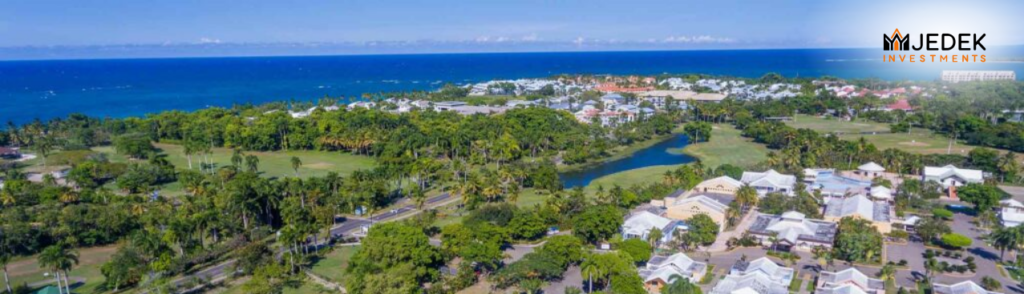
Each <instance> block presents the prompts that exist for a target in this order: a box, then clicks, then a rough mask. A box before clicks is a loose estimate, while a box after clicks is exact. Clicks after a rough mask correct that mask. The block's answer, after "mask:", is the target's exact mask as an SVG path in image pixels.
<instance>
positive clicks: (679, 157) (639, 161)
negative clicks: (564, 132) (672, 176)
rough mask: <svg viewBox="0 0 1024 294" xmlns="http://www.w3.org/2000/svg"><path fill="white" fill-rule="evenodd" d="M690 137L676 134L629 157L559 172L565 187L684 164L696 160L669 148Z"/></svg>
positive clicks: (687, 142) (584, 184) (682, 144)
mask: <svg viewBox="0 0 1024 294" xmlns="http://www.w3.org/2000/svg"><path fill="white" fill-rule="evenodd" d="M689 142H690V139H689V138H688V137H687V136H686V135H684V134H676V135H673V136H672V137H670V138H668V139H665V140H664V141H661V142H658V143H657V144H654V145H651V146H650V147H647V148H644V149H641V150H638V151H636V152H634V153H633V154H632V155H630V156H629V157H625V158H620V159H617V160H613V161H608V162H604V163H601V164H598V165H595V166H592V167H588V168H585V169H581V170H577V171H571V172H566V173H561V174H559V175H558V176H559V178H561V179H562V183H563V184H564V185H565V188H567V189H568V188H573V187H577V186H582V187H586V186H587V185H589V184H590V182H591V181H593V180H595V179H597V178H600V177H603V176H606V175H610V174H614V173H618V172H622V171H627V170H631V169H636V168H642V167H648V166H655V165H671V164H683V163H690V162H693V161H694V158H693V157H691V156H689V155H686V154H673V153H669V152H668V149H671V148H683V147H686V145H687V144H689Z"/></svg>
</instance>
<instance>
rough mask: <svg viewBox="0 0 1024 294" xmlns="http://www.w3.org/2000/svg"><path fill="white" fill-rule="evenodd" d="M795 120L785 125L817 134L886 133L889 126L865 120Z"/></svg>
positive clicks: (804, 117)
mask: <svg viewBox="0 0 1024 294" xmlns="http://www.w3.org/2000/svg"><path fill="white" fill-rule="evenodd" d="M795 118H796V119H795V120H791V121H787V122H786V124H787V125H789V126H791V127H794V128H798V129H812V130H815V131H817V132H819V133H842V134H845V133H860V132H888V131H889V125H887V124H883V123H876V122H872V121H868V120H866V119H862V120H858V121H843V120H839V119H835V118H828V119H826V118H821V117H819V116H815V115H806V114H798V115H797V116H796V117H795Z"/></svg>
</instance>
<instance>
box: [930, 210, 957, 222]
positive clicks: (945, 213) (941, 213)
mask: <svg viewBox="0 0 1024 294" xmlns="http://www.w3.org/2000/svg"><path fill="white" fill-rule="evenodd" d="M932 215H934V216H935V217H938V218H942V219H946V220H948V219H951V218H953V212H952V211H949V210H948V209H945V208H936V209H932Z"/></svg>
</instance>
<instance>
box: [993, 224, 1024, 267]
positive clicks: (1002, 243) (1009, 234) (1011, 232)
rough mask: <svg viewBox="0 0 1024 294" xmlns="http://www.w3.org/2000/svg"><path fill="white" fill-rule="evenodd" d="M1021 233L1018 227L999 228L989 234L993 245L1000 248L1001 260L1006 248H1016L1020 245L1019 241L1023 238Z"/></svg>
mask: <svg viewBox="0 0 1024 294" xmlns="http://www.w3.org/2000/svg"><path fill="white" fill-rule="evenodd" d="M1020 233H1021V232H1020V230H1018V229H1017V228H999V229H996V230H995V231H994V232H992V233H991V234H989V235H988V239H989V241H991V242H992V247H995V248H996V249H999V260H1003V254H1004V253H1005V252H1006V250H1014V249H1016V248H1017V247H1018V246H1019V245H1020V243H1019V242H1018V241H1019V240H1020V239H1021V234H1020Z"/></svg>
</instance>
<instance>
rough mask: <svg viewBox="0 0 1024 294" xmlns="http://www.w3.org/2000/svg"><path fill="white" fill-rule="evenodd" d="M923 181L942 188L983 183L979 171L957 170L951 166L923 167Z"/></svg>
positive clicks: (982, 176) (983, 180) (982, 177)
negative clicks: (933, 182)
mask: <svg viewBox="0 0 1024 294" xmlns="http://www.w3.org/2000/svg"><path fill="white" fill-rule="evenodd" d="M923 180H925V181H935V182H939V183H940V184H942V187H943V188H949V187H953V186H956V187H959V186H963V185H966V184H968V183H983V182H985V179H984V175H983V174H982V172H981V171H980V170H976V169H962V168H957V167H955V166H953V165H952V164H950V165H947V166H943V167H933V166H926V167H924V177H923Z"/></svg>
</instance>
